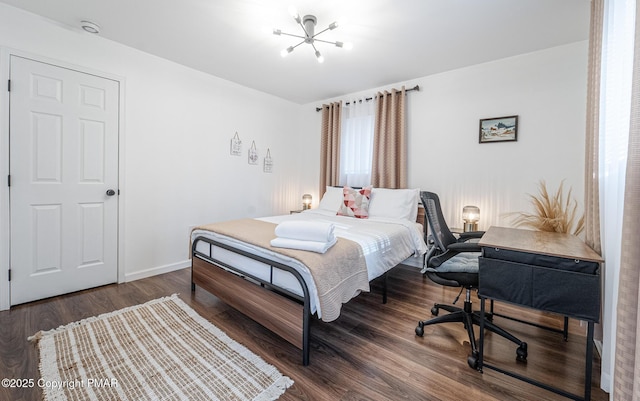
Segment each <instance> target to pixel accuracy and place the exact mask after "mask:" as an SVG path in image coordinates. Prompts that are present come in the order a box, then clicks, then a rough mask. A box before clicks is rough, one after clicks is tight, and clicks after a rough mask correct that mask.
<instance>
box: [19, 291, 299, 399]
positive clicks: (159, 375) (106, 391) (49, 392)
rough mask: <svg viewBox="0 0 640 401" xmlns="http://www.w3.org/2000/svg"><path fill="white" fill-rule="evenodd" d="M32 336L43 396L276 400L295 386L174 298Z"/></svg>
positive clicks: (62, 397) (272, 367)
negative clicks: (35, 344)
mask: <svg viewBox="0 0 640 401" xmlns="http://www.w3.org/2000/svg"><path fill="white" fill-rule="evenodd" d="M29 339H30V340H32V341H38V347H39V349H40V375H41V379H40V380H39V381H38V383H37V384H38V386H39V387H42V389H43V393H44V400H45V401H66V400H96V401H102V400H154V401H156V400H242V401H244V400H275V399H277V398H278V397H279V396H280V395H282V394H283V393H284V392H285V390H286V389H287V388H288V387H289V386H291V385H292V384H293V381H292V380H291V379H289V378H288V377H286V376H283V375H282V374H281V373H280V372H279V371H278V370H277V369H276V368H275V367H274V366H271V365H269V364H267V363H266V362H265V361H264V360H262V359H261V358H260V357H258V356H257V355H255V354H253V353H252V352H251V351H249V350H248V349H247V348H245V347H244V346H242V345H240V344H239V343H237V342H236V341H234V340H232V339H231V338H229V336H227V335H226V334H225V333H224V332H222V331H221V330H220V329H218V328H217V327H215V326H214V325H213V324H211V323H210V322H208V321H206V320H205V319H204V318H202V317H201V316H200V315H198V314H197V313H196V312H195V311H194V310H193V309H191V308H190V307H189V306H187V305H186V304H185V303H184V302H183V301H182V300H180V299H179V298H178V296H177V295H173V296H171V297H166V298H161V299H156V300H153V301H150V302H147V303H145V304H142V305H136V306H133V307H129V308H126V309H121V310H119V311H115V312H112V313H108V314H104V315H100V316H97V317H92V318H88V319H85V320H82V321H79V322H75V323H71V324H68V325H66V326H63V327H59V328H57V329H54V330H50V331H46V332H43V331H41V332H38V333H36V334H35V335H34V336H32V337H29Z"/></svg>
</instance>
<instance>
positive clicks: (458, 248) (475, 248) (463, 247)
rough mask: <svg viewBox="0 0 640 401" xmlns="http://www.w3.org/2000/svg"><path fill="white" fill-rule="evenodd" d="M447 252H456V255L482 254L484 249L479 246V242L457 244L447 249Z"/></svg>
mask: <svg viewBox="0 0 640 401" xmlns="http://www.w3.org/2000/svg"><path fill="white" fill-rule="evenodd" d="M447 250H451V251H455V252H456V253H461V252H481V251H482V248H481V247H480V245H478V243H477V242H456V243H453V244H451V245H449V247H448V248H447Z"/></svg>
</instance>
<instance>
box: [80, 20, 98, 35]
mask: <svg viewBox="0 0 640 401" xmlns="http://www.w3.org/2000/svg"><path fill="white" fill-rule="evenodd" d="M80 27H81V28H82V29H84V30H85V31H87V32H89V33H100V25H98V24H96V23H94V22H91V21H81V22H80Z"/></svg>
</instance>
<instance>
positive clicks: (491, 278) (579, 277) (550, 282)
mask: <svg viewBox="0 0 640 401" xmlns="http://www.w3.org/2000/svg"><path fill="white" fill-rule="evenodd" d="M479 266H480V267H479V286H478V294H479V295H480V296H481V297H484V298H490V299H496V300H502V301H507V302H511V303H514V304H518V305H523V306H528V307H531V308H534V309H538V310H543V311H547V312H554V313H559V314H561V315H565V316H569V317H573V318H576V319H581V320H589V321H593V322H598V321H599V319H600V275H599V274H585V273H579V272H575V271H568V270H561V269H556V268H549V267H541V266H536V265H529V264H524V263H516V262H510V261H506V260H499V259H493V258H487V257H480V258H479Z"/></svg>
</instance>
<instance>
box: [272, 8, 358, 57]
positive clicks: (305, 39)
mask: <svg viewBox="0 0 640 401" xmlns="http://www.w3.org/2000/svg"><path fill="white" fill-rule="evenodd" d="M291 15H292V16H293V19H294V20H295V21H296V22H297V23H298V25H300V27H301V28H302V31H303V32H304V36H302V35H294V34H292V33H286V32H282V31H281V30H280V29H274V30H273V34H274V35H278V36H280V35H286V36H293V37H295V38H300V39H302V42H300V43H298V44H297V45H295V46H289V47H287V48H286V49H284V50H282V51H281V52H280V55H281V56H282V57H286V56H287V55H289V53H291V52H292V51H293V49H295V48H296V47H298V46H300V45H301V44H303V43H308V44H310V45H311V47H313V51H314V53H315V55H316V59H317V60H318V62H319V63H322V62H324V57H323V56H322V54H320V51H319V50H318V49H316V45H315V42H322V43H328V44H330V45H334V46H336V47H340V48H343V49H347V50H349V49H351V48H352V47H353V46H352V45H351V43H344V42H337V41H336V42H330V41H327V40H322V39H318V38H317V36H318V35H320V34H322V33H324V32H326V31H330V30H334V29H336V28H337V27H338V22H337V21H336V22H332V23H331V24H329V26H328V27H326V28H325V29H323V30H322V31H320V32H318V33H314V32H315V28H316V23H317V22H318V20H317V18H316V17H315V15H305V16H304V17H302V18H300V14H298V13H297V12H296V11H292V12H291Z"/></svg>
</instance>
